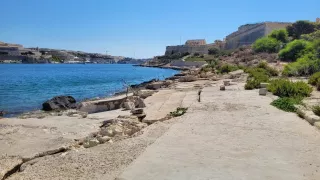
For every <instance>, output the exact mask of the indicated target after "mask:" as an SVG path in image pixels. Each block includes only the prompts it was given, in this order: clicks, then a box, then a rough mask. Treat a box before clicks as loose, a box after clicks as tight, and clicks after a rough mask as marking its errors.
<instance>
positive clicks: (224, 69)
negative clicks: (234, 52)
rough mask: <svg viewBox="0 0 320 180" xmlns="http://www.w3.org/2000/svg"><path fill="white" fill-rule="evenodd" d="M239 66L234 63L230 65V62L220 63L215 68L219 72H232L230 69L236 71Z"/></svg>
mask: <svg viewBox="0 0 320 180" xmlns="http://www.w3.org/2000/svg"><path fill="white" fill-rule="evenodd" d="M238 69H239V67H238V66H235V65H231V64H223V65H221V66H220V67H218V68H217V70H218V72H219V73H222V74H223V73H229V72H232V71H236V70H238Z"/></svg>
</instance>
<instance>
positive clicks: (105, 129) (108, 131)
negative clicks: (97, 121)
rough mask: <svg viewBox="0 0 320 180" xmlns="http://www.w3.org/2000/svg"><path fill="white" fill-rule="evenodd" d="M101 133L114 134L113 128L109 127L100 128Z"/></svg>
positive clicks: (103, 134)
mask: <svg viewBox="0 0 320 180" xmlns="http://www.w3.org/2000/svg"><path fill="white" fill-rule="evenodd" d="M100 134H101V136H110V137H113V136H114V133H113V130H112V129H109V128H103V129H101V130H100Z"/></svg>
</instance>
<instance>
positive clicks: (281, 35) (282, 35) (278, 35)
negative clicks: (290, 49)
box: [269, 29, 288, 43]
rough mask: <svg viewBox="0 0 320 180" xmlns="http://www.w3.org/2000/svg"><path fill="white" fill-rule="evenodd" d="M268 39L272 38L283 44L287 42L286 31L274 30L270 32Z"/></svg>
mask: <svg viewBox="0 0 320 180" xmlns="http://www.w3.org/2000/svg"><path fill="white" fill-rule="evenodd" d="M269 37H271V38H274V39H276V40H278V41H281V42H283V43H286V42H288V31H287V30H286V29H279V30H274V31H272V32H271V34H270V35H269Z"/></svg>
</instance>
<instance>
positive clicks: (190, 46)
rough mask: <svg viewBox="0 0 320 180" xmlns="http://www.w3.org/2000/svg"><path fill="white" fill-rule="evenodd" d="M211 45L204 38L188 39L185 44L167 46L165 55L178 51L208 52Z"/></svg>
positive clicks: (190, 52)
mask: <svg viewBox="0 0 320 180" xmlns="http://www.w3.org/2000/svg"><path fill="white" fill-rule="evenodd" d="M208 49H209V46H208V45H207V43H206V40H204V39H195V40H188V41H186V43H185V44H184V45H178V46H167V47H166V52H165V55H172V54H177V53H181V54H184V53H189V54H194V53H199V54H208Z"/></svg>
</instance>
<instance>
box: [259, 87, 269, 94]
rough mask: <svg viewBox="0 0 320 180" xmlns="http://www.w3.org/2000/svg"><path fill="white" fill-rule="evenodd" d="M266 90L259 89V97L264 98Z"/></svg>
mask: <svg viewBox="0 0 320 180" xmlns="http://www.w3.org/2000/svg"><path fill="white" fill-rule="evenodd" d="M267 92H268V91H267V88H260V89H259V95H260V96H265V95H267Z"/></svg>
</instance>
